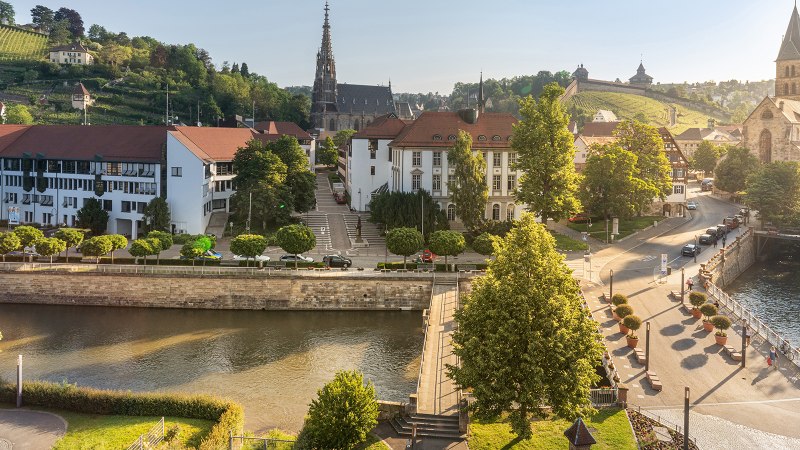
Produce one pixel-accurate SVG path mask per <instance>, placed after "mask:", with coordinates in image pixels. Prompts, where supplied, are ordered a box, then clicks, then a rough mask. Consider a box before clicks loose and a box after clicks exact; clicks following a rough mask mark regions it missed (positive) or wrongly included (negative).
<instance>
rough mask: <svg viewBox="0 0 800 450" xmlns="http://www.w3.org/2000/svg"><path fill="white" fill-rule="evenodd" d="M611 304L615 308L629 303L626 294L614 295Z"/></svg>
mask: <svg viewBox="0 0 800 450" xmlns="http://www.w3.org/2000/svg"><path fill="white" fill-rule="evenodd" d="M611 303H613V304H614V306H619V305H624V304H626V303H628V296H627V295H625V294H614V295H613V296H612V297H611Z"/></svg>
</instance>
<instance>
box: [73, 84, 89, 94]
mask: <svg viewBox="0 0 800 450" xmlns="http://www.w3.org/2000/svg"><path fill="white" fill-rule="evenodd" d="M72 93H73V94H78V95H89V91H87V90H86V86H84V85H83V83H78V84H76V85H75V87H74V88H72Z"/></svg>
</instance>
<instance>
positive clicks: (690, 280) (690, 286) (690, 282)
mask: <svg viewBox="0 0 800 450" xmlns="http://www.w3.org/2000/svg"><path fill="white" fill-rule="evenodd" d="M686 286H688V287H689V292H691V291H692V288H693V287H694V281H692V279H691V278H689V280H688V281H687V282H686Z"/></svg>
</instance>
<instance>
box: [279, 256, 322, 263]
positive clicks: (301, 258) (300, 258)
mask: <svg viewBox="0 0 800 450" xmlns="http://www.w3.org/2000/svg"><path fill="white" fill-rule="evenodd" d="M281 261H283V262H295V261H298V262H314V258H312V257H310V256H305V255H283V256H281Z"/></svg>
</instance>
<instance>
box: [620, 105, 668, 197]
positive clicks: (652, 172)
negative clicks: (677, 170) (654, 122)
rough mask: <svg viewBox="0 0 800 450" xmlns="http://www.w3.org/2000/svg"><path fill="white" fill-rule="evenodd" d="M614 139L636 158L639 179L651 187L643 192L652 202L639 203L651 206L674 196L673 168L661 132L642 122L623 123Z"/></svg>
mask: <svg viewBox="0 0 800 450" xmlns="http://www.w3.org/2000/svg"><path fill="white" fill-rule="evenodd" d="M614 137H616V138H617V144H618V145H619V146H620V147H622V149H624V150H627V151H629V152H631V153H633V154H634V155H636V174H635V176H636V178H639V179H640V180H642V181H644V182H645V183H646V185H647V186H648V187H649V189H647V190H643V191H641V192H640V193H641V194H642V195H643V196H647V197H648V198H647V199H644V198H642V199H641V200H640V201H638V202H637V203H639V204H647V205H649V204H651V203H652V201H653V199H654V198H659V199H661V200H662V201H663V200H665V199H666V198H667V196H668V195H670V194H671V193H672V166H671V165H670V162H669V160H668V159H667V155H666V152H665V151H664V140H663V139H661V134H660V133H659V132H658V129H657V128H655V127H652V126H650V125H647V124H644V123H641V122H636V121H633V122H629V121H623V122H621V123H620V124H619V125H617V128H616V129H614ZM645 202H646V203H645Z"/></svg>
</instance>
